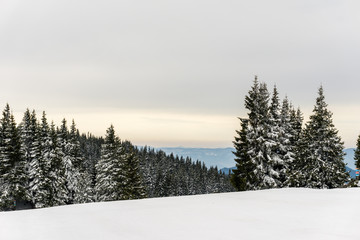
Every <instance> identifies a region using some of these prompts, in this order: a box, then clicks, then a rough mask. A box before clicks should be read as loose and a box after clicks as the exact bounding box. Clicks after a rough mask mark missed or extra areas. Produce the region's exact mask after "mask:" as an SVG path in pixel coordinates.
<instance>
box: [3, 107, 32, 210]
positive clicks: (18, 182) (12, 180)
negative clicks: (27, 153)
mask: <svg viewBox="0 0 360 240" xmlns="http://www.w3.org/2000/svg"><path fill="white" fill-rule="evenodd" d="M0 123H1V126H0V127H1V128H0V130H1V132H0V133H1V143H0V188H1V189H0V205H1V206H0V207H1V208H2V209H15V208H16V201H18V202H19V201H28V200H30V194H29V192H28V186H27V183H28V178H27V174H26V159H25V158H24V154H23V153H22V149H21V140H20V134H19V131H18V128H17V126H16V123H15V119H14V116H13V114H12V113H11V111H10V106H9V104H6V107H5V109H4V111H3V117H2V118H1V120H0Z"/></svg>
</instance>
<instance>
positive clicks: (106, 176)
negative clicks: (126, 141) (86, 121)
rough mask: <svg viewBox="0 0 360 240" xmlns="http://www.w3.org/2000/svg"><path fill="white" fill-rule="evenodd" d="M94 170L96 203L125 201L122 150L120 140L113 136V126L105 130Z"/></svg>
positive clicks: (124, 174)
mask: <svg viewBox="0 0 360 240" xmlns="http://www.w3.org/2000/svg"><path fill="white" fill-rule="evenodd" d="M96 170H97V176H96V185H95V192H96V195H97V200H98V201H113V200H122V199H126V195H125V193H124V189H125V184H126V173H125V159H124V150H123V148H122V147H121V142H120V139H119V138H118V137H117V136H116V135H115V130H114V126H113V125H111V126H110V127H109V128H108V129H107V130H106V136H105V144H103V146H102V150H101V159H100V160H99V162H98V164H97V165H96Z"/></svg>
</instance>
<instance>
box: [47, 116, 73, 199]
mask: <svg viewBox="0 0 360 240" xmlns="http://www.w3.org/2000/svg"><path fill="white" fill-rule="evenodd" d="M49 137H50V139H51V145H50V146H49V148H50V155H49V162H50V165H51V167H50V169H51V171H50V179H51V183H52V187H51V189H52V198H51V203H52V206H60V205H65V204H66V203H68V202H69V191H68V189H67V187H66V182H67V178H66V176H65V166H64V162H63V157H64V153H63V152H62V149H61V143H60V138H59V137H58V133H57V131H56V129H55V125H54V122H52V123H51V125H50V133H49Z"/></svg>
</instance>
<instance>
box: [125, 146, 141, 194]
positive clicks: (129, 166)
mask: <svg viewBox="0 0 360 240" xmlns="http://www.w3.org/2000/svg"><path fill="white" fill-rule="evenodd" d="M124 168H125V170H126V171H125V172H126V184H125V189H124V195H125V197H124V198H126V199H141V198H145V197H146V189H145V186H144V184H143V182H142V177H141V175H140V171H139V158H138V156H137V155H136V153H135V150H134V147H133V146H132V145H131V144H130V143H128V144H126V161H125V167H124Z"/></svg>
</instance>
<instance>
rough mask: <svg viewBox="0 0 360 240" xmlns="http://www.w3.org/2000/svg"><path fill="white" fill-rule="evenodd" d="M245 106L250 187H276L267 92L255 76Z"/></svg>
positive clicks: (263, 84) (265, 87)
mask: <svg viewBox="0 0 360 240" xmlns="http://www.w3.org/2000/svg"><path fill="white" fill-rule="evenodd" d="M245 108H247V109H248V110H249V113H248V116H249V119H248V121H249V125H248V132H247V140H248V143H249V151H248V154H249V157H250V159H251V161H252V162H253V163H254V165H255V170H254V174H255V179H256V180H257V182H255V183H252V186H251V187H250V189H254V190H256V189H267V188H273V187H277V181H276V180H275V179H274V178H275V173H276V172H275V171H274V169H273V164H272V163H271V158H270V154H271V151H270V150H271V146H272V143H271V142H270V141H269V139H268V132H269V128H270V126H269V92H268V90H267V86H266V84H265V83H259V82H258V80H257V77H255V80H254V84H253V86H252V88H251V90H250V91H249V94H248V95H247V96H246V97H245Z"/></svg>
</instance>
